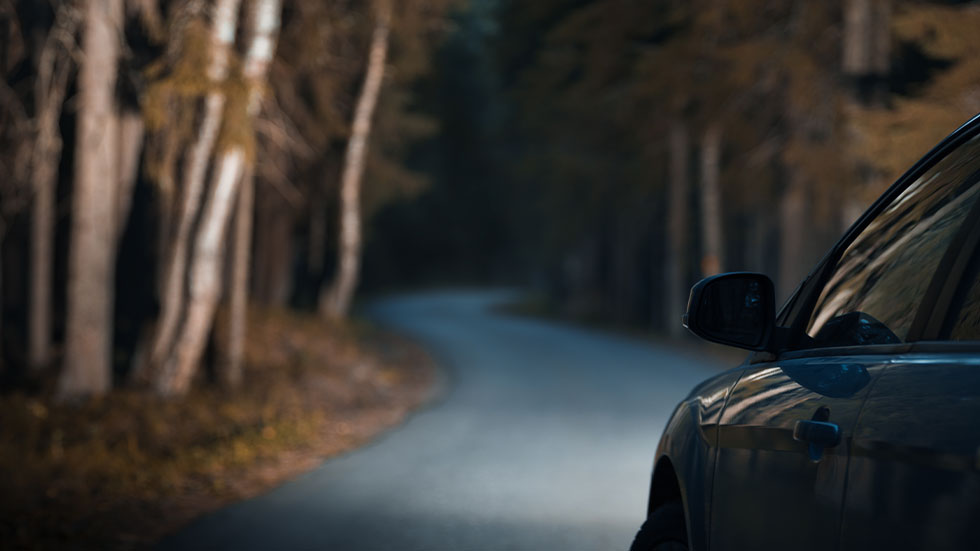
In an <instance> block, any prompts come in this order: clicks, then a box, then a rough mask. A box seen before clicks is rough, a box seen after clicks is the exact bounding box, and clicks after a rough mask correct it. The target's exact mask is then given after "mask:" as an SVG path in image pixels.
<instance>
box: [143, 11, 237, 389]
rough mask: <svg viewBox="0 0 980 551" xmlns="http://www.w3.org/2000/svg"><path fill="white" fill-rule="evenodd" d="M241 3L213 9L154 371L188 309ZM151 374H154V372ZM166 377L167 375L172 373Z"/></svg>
mask: <svg viewBox="0 0 980 551" xmlns="http://www.w3.org/2000/svg"><path fill="white" fill-rule="evenodd" d="M240 7H241V0H217V2H216V3H215V5H214V9H213V12H212V20H211V29H210V37H209V38H210V44H209V48H210V60H209V63H208V66H207V69H206V74H205V75H204V78H205V79H206V81H207V82H208V86H209V91H208V92H207V94H206V96H205V99H204V110H203V113H202V115H201V122H200V124H199V125H198V127H197V129H196V132H195V139H194V141H193V142H192V143H191V145H190V147H189V148H188V149H187V153H186V158H185V160H184V168H183V174H182V176H181V182H180V184H181V193H182V199H181V205H180V208H179V210H178V212H177V220H176V230H175V234H174V237H173V241H171V243H170V246H169V248H168V250H167V252H166V253H165V254H166V260H165V263H166V264H165V268H164V274H163V284H162V287H161V291H160V294H161V301H162V304H161V313H160V319H159V321H158V322H157V327H156V332H155V336H154V339H153V343H152V345H151V348H150V351H151V352H150V358H149V362H148V364H146V365H147V366H148V367H149V368H150V370H151V372H152V371H153V370H159V369H161V368H162V366H163V364H164V362H165V361H167V356H168V354H169V353H170V351H171V350H172V347H173V346H174V340H175V338H176V335H177V331H178V330H179V324H180V320H181V316H182V315H183V313H184V308H185V302H184V301H185V296H184V295H185V281H186V277H187V263H188V254H189V250H190V248H191V239H192V235H191V232H192V230H193V227H194V222H195V220H196V218H197V216H198V213H199V211H200V208H201V202H202V199H203V195H204V191H205V177H206V175H207V169H208V166H209V162H210V159H211V154H212V152H213V150H214V146H215V142H216V141H217V139H218V132H219V130H220V129H221V120H222V110H223V109H224V106H225V93H224V90H223V88H222V86H223V84H224V83H225V81H226V79H227V77H228V70H229V62H230V56H231V49H232V47H233V45H234V43H235V34H236V32H237V30H238V19H239V11H240ZM143 367H144V366H140V365H137V374H136V375H137V377H139V376H140V375H141V373H140V372H141V371H142V369H143ZM157 375H158V376H159V377H164V376H163V375H160V374H157ZM148 376H149V377H153V376H154V375H153V374H152V373H151V374H149V375H148ZM165 378H167V379H169V377H165ZM159 380H160V379H158V381H159ZM158 384H159V382H158Z"/></svg>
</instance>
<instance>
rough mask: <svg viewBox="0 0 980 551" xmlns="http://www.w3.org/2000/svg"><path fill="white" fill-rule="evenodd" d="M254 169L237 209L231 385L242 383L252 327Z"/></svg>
mask: <svg viewBox="0 0 980 551" xmlns="http://www.w3.org/2000/svg"><path fill="white" fill-rule="evenodd" d="M253 174H254V173H253V171H252V170H251V169H248V168H246V173H245V177H244V178H243V179H242V189H241V191H239V193H238V207H237V209H236V212H235V235H234V240H233V244H232V265H231V266H232V267H231V292H230V295H231V299H230V300H229V306H228V310H229V313H228V318H229V319H228V352H227V354H228V356H227V358H225V365H224V366H222V369H221V381H222V383H224V384H225V385H226V386H228V387H230V388H235V387H237V386H239V385H241V382H242V362H243V359H244V356H245V338H246V336H247V333H246V331H247V327H248V288H249V281H248V275H249V265H250V262H251V259H250V254H251V251H252V216H253V208H252V207H253V203H254V197H255V182H254V181H253Z"/></svg>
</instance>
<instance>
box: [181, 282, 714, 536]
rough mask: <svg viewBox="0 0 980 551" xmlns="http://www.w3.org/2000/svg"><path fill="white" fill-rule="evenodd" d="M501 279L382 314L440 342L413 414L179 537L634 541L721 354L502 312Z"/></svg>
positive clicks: (378, 312)
mask: <svg viewBox="0 0 980 551" xmlns="http://www.w3.org/2000/svg"><path fill="white" fill-rule="evenodd" d="M506 297H507V294H506V293H503V292H472V291H455V292H449V291H447V292H433V293H424V294H415V295H408V296H401V297H397V298H392V299H386V300H384V301H380V302H378V303H376V304H375V305H374V306H373V307H372V309H371V315H372V317H374V318H375V319H377V320H379V321H380V322H382V323H384V324H386V325H388V326H390V327H392V328H394V329H397V330H399V331H401V332H403V333H406V334H409V335H411V336H413V337H415V338H417V339H419V340H420V341H422V342H423V343H424V344H425V345H427V346H428V347H429V349H430V350H431V351H432V352H433V353H434V354H435V355H436V357H437V358H438V359H439V361H440V363H441V364H442V365H443V366H445V368H446V372H447V375H446V381H445V389H444V393H443V395H442V397H441V398H439V399H437V400H436V402H435V403H434V404H432V405H431V406H430V407H428V408H426V409H424V410H423V411H421V412H420V413H417V414H416V415H414V416H412V417H411V418H410V419H409V420H408V421H407V422H406V423H405V424H404V425H402V426H401V427H398V428H397V429H394V430H392V431H390V432H388V433H386V434H385V435H383V436H382V437H380V438H379V439H377V440H376V441H375V442H374V443H372V444H370V445H368V446H366V447H364V448H362V449H360V450H357V451H355V452H352V453H349V454H346V455H343V456H340V457H337V458H334V459H331V460H329V461H327V462H326V463H324V464H323V465H322V466H320V467H319V468H317V469H316V470H314V471H312V472H310V473H307V474H306V475H303V476H301V477H299V478H297V479H295V480H293V481H291V482H288V483H286V484H284V485H283V486H280V487H279V488H277V489H275V490H273V491H271V492H269V493H268V494H265V495H263V496H260V497H258V498H255V499H252V500H249V501H245V502H242V503H238V504H235V505H232V506H230V507H227V508H225V509H223V510H220V511H218V512H216V513H213V514H211V515H208V516H206V517H204V518H202V519H200V520H198V521H196V522H194V523H192V524H191V525H189V526H188V527H187V528H185V529H184V530H183V531H181V532H179V533H177V534H175V535H174V536H171V537H170V538H168V539H167V540H165V541H164V542H163V544H162V547H163V548H167V549H171V548H172V549H187V548H211V549H213V548H227V549H330V550H343V549H357V550H360V549H364V550H374V549H399V550H406V549H434V550H456V549H479V550H497V549H526V550H535V551H544V550H548V549H561V550H565V551H567V550H576V549H581V550H593V549H595V550H599V549H625V548H627V547H628V546H629V543H630V541H631V540H632V537H633V534H634V532H635V530H636V529H637V528H638V527H639V525H640V523H641V521H642V517H643V512H644V509H645V503H646V494H647V488H648V483H649V475H650V468H651V461H652V458H653V453H654V451H655V449H656V446H657V440H658V439H659V436H660V432H661V430H662V429H663V427H664V425H665V424H666V421H667V416H668V415H669V414H670V412H671V411H672V409H673V407H674V405H675V404H676V403H677V402H678V401H679V400H680V399H682V398H683V397H684V396H685V394H686V393H687V392H688V390H689V389H690V388H691V387H692V386H693V385H694V384H695V383H696V382H698V381H699V380H701V379H703V378H705V377H707V376H709V375H711V374H713V373H717V372H718V370H719V369H720V368H721V367H723V366H720V365H716V364H715V362H714V360H713V359H710V358H708V357H705V356H699V355H697V354H694V353H692V352H688V351H686V350H682V349H672V348H666V347H658V346H655V345H652V344H649V343H647V342H643V341H637V340H632V339H628V338H622V337H617V336H611V335H608V334H602V333H596V332H591V331H587V330H582V329H578V328H575V327H571V326H567V325H563V324H556V323H547V322H542V321H536V320H529V319H521V318H516V317H509V316H504V315H498V314H494V313H493V312H492V309H491V306H492V305H493V304H495V303H497V302H499V301H501V300H503V299H506Z"/></svg>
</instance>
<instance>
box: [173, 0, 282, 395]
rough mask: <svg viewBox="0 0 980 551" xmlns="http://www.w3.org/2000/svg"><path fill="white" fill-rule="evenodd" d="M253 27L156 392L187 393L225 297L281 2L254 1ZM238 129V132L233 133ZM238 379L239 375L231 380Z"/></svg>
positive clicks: (215, 162)
mask: <svg viewBox="0 0 980 551" xmlns="http://www.w3.org/2000/svg"><path fill="white" fill-rule="evenodd" d="M251 7H252V12H251V13H250V14H249V18H248V19H249V21H250V23H251V28H249V29H248V30H247V34H248V38H247V41H248V42H247V45H246V47H245V55H244V60H243V62H242V79H243V89H242V90H240V91H239V92H238V93H237V94H235V95H234V96H232V101H230V102H228V109H227V113H226V116H225V117H224V123H225V128H224V133H223V134H224V137H225V139H226V140H227V142H226V143H224V144H222V145H223V148H222V149H221V150H220V152H219V153H218V155H217V157H216V159H215V161H214V167H213V169H212V182H211V185H210V188H211V189H210V193H209V195H208V198H207V200H206V202H205V204H204V208H203V210H202V213H201V220H200V222H199V223H198V228H197V235H196V240H195V243H194V249H193V254H192V256H191V258H190V262H189V265H188V278H189V282H190V283H189V298H188V302H187V306H186V313H185V314H184V319H183V320H182V321H183V323H182V326H181V329H180V331H179V333H178V336H177V340H176V341H175V343H174V346H173V349H172V351H171V352H170V354H169V356H168V357H167V358H166V359H165V360H164V363H163V364H162V369H161V370H160V371H159V373H158V375H157V379H156V382H155V388H156V390H157V391H158V392H160V393H161V394H164V395H179V394H184V393H186V392H187V390H188V389H189V388H190V383H191V380H192V378H193V375H194V374H195V372H196V369H197V367H198V366H199V364H200V360H201V357H202V356H203V353H204V347H205V344H206V343H207V338H208V335H209V333H210V331H211V326H212V323H213V321H214V314H215V310H216V308H217V306H218V301H219V300H220V298H221V289H222V285H221V267H222V265H223V258H224V245H225V233H226V231H227V227H228V225H229V221H230V219H231V214H232V212H233V207H234V204H235V199H236V197H237V196H238V195H239V189H240V185H241V181H242V177H243V175H244V174H245V170H246V168H245V167H246V162H247V159H248V151H249V150H250V149H251V148H252V146H251V143H252V139H253V137H252V134H251V128H252V126H253V124H254V120H255V117H256V115H257V114H258V110H259V107H260V106H261V99H262V90H263V89H264V87H265V84H266V73H267V71H268V67H269V64H270V63H271V61H272V57H273V55H274V54H275V44H276V37H277V33H278V30H279V21H280V12H281V10H282V6H281V3H280V2H279V0H252V2H251ZM235 129H237V131H236V130H235ZM233 378H237V375H235V376H233Z"/></svg>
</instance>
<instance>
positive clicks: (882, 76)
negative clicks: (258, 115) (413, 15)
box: [367, 0, 980, 335]
mask: <svg viewBox="0 0 980 551" xmlns="http://www.w3.org/2000/svg"><path fill="white" fill-rule="evenodd" d="M470 5H471V8H470V10H469V11H468V12H467V14H466V15H464V16H463V17H462V19H461V20H460V25H461V26H463V27H464V28H467V27H469V28H472V29H473V30H471V31H469V32H467V33H465V36H467V37H468V40H463V39H461V38H455V39H452V40H451V41H450V42H449V43H448V44H447V46H446V47H445V48H444V50H443V53H442V57H441V61H440V63H441V65H440V67H441V70H440V71H438V72H437V73H435V75H434V77H433V78H434V81H433V83H432V84H431V86H433V87H434V88H435V89H436V93H438V94H441V95H440V96H439V97H440V98H442V99H443V103H442V104H440V105H439V106H438V110H439V111H438V112H439V113H440V115H439V118H440V119H441V120H442V121H443V122H444V125H445V126H444V128H445V130H446V135H447V137H445V138H444V139H443V141H442V142H440V143H439V146H438V147H439V151H441V152H442V153H443V157H444V158H445V162H444V164H442V165H440V166H439V170H436V171H433V172H432V174H434V176H433V185H432V187H431V188H430V189H429V190H428V191H427V192H425V193H424V194H423V195H422V196H420V197H419V198H418V199H417V200H416V201H415V202H413V203H410V204H408V205H406V204H393V205H391V206H389V207H388V208H387V209H386V210H385V211H383V212H382V213H381V214H380V215H379V217H378V219H377V225H376V231H379V232H385V235H384V236H382V237H381V238H379V239H378V240H377V242H378V244H375V245H369V255H368V260H367V261H368V263H369V264H371V263H374V265H384V266H391V255H392V252H391V249H390V248H389V247H390V245H389V240H393V239H394V236H396V235H412V236H413V239H412V241H413V243H412V244H411V245H409V246H410V247H411V248H412V250H411V252H410V253H405V254H406V257H408V256H410V257H412V258H419V257H425V258H436V257H437V255H435V254H434V253H432V252H431V251H435V250H441V251H442V254H441V255H439V256H438V259H437V260H435V261H434V264H433V263H416V264H412V263H410V262H409V260H408V259H407V258H404V259H402V261H400V262H399V263H398V265H399V266H402V267H406V266H408V268H405V269H403V270H402V271H401V272H392V271H391V270H380V269H377V270H370V271H371V272H372V273H373V274H374V275H368V276H367V277H368V278H369V280H373V279H374V278H380V279H382V280H383V281H382V283H386V284H392V285H397V284H404V282H406V281H413V280H414V279H421V280H428V281H431V280H439V279H440V278H446V277H447V276H448V277H450V278H451V277H452V276H450V275H449V274H456V275H457V277H458V279H459V280H464V281H465V280H473V279H479V278H480V277H481V276H485V277H497V278H504V279H507V278H510V279H511V280H512V281H514V282H516V283H518V284H521V285H525V284H527V283H530V284H531V285H532V286H533V287H535V288H536V289H537V290H538V292H539V295H540V296H541V297H544V300H543V302H544V303H545V306H546V307H547V308H548V309H549V310H551V311H553V312H557V313H559V314H563V315H566V316H572V317H576V318H579V319H584V320H593V321H604V322H614V323H619V324H630V325H635V326H640V327H648V328H652V329H654V330H657V331H663V332H670V333H671V334H675V335H676V334H681V333H682V329H681V328H680V327H679V319H680V314H681V313H682V311H683V307H684V304H685V302H686V299H687V290H688V289H689V287H690V285H691V284H693V283H694V282H695V281H696V280H698V279H699V278H701V277H704V276H706V275H710V274H713V273H716V272H718V271H723V270H725V271H727V270H741V269H745V270H753V271H762V272H766V273H768V274H769V275H771V276H772V277H773V279H774V280H775V281H776V283H777V288H778V295H779V298H780V300H782V299H785V298H787V297H788V296H789V294H790V293H791V292H792V290H793V289H794V287H795V286H796V285H797V284H798V283H799V282H800V281H801V280H802V278H803V277H804V276H805V275H806V274H807V273H808V272H809V271H810V269H811V268H812V267H813V266H814V265H815V263H816V262H817V260H818V257H819V255H821V254H822V253H823V252H824V251H826V250H827V248H828V247H829V246H830V245H831V244H832V243H833V242H834V241H835V240H836V239H837V238H838V236H839V235H840V234H841V233H842V231H843V230H844V229H845V228H846V227H847V226H848V225H849V224H851V223H852V222H853V221H854V220H855V219H856V217H857V216H858V215H859V214H860V213H861V212H862V211H863V209H864V208H865V207H867V206H868V205H869V204H870V202H871V201H872V200H873V199H874V198H875V197H876V196H877V195H878V194H879V193H880V192H881V191H883V190H884V188H885V187H887V185H889V184H890V183H891V182H893V181H894V180H895V178H896V177H897V176H899V175H900V173H901V171H903V170H905V169H906V168H908V167H909V166H911V164H912V163H914V162H915V161H916V160H917V159H918V158H919V157H920V156H921V155H923V154H924V153H925V152H926V151H927V150H928V149H929V148H930V147H931V146H932V145H934V144H935V143H936V142H937V141H938V140H939V139H941V138H942V137H943V136H944V135H946V134H947V133H949V132H951V131H952V130H953V129H955V127H956V126H958V125H959V124H961V123H962V122H963V121H965V120H966V119H967V118H969V117H971V116H972V115H974V114H976V113H977V112H978V111H980V106H978V105H976V104H975V103H973V100H974V98H975V97H976V94H977V90H980V88H978V86H977V82H976V79H977V78H978V77H980V69H978V68H975V67H974V65H975V63H976V62H975V60H974V59H972V57H971V56H970V55H969V54H968V53H967V52H968V51H969V50H970V48H971V44H972V42H971V41H972V40H973V38H972V37H973V36H975V35H974V34H973V33H972V32H970V31H969V30H967V29H969V28H971V26H972V25H974V24H976V23H977V21H978V17H980V8H978V7H977V6H976V4H975V3H973V2H954V1H906V0H839V1H834V2H806V1H803V0H694V1H691V0H684V1H679V0H643V1H640V0H546V1H545V0H542V1H536V2H518V1H510V0H499V1H496V2H491V1H489V0H485V1H476V0H474V1H472V2H470ZM953 19H955V20H956V22H953V21H952V20H953ZM940 90H941V92H940ZM488 119H489V120H488ZM450 128H461V129H463V130H461V131H458V132H450ZM474 167H488V168H486V169H483V168H480V169H478V170H474ZM484 178H486V179H487V180H484ZM471 186H475V187H478V188H479V190H477V191H473V192H472V193H470V192H468V191H466V192H464V191H463V190H469V189H471ZM463 194H466V195H470V196H474V197H481V199H480V200H479V201H478V203H477V204H475V205H474V204H468V203H467V202H466V200H465V199H463V200H458V198H459V196H460V195H463ZM481 194H484V195H481ZM443 203H450V204H452V205H453V208H454V209H456V210H457V211H458V210H464V211H465V212H456V213H455V214H453V215H452V216H454V217H455V218H454V219H453V223H451V224H446V226H447V227H451V228H452V233H454V234H456V235H461V236H462V235H465V236H467V237H466V238H465V239H461V240H460V242H458V243H454V242H452V240H451V239H450V238H448V237H446V236H445V235H442V234H441V233H439V232H436V231H434V230H432V229H430V228H431V227H433V225H435V224H436V222H434V221H435V220H437V219H439V217H440V216H449V215H444V214H441V213H443V212H445V211H447V210H448V209H445V208H443V207H441V206H440V205H441V204H443ZM467 209H468V210H467ZM418 212H428V213H430V214H428V215H427V216H426V219H425V220H420V219H419V218H421V215H419V214H418ZM429 221H432V222H431V223H429ZM444 222H445V219H443V220H440V221H439V224H442V223H444ZM473 236H478V237H473ZM481 238H482V239H481ZM372 247H373V249H372ZM372 251H373V252H372ZM396 254H397V253H396ZM491 259H492V260H491ZM487 262H490V266H485V263H487ZM420 264H421V265H420ZM436 264H442V265H449V268H448V269H447V268H442V267H436V266H435V265H436ZM459 266H472V267H478V266H479V268H477V269H475V270H473V271H474V272H475V274H467V273H465V272H463V273H460V269H459ZM379 274H382V275H386V276H388V277H382V276H381V275H379ZM474 276H475V277H474Z"/></svg>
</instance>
